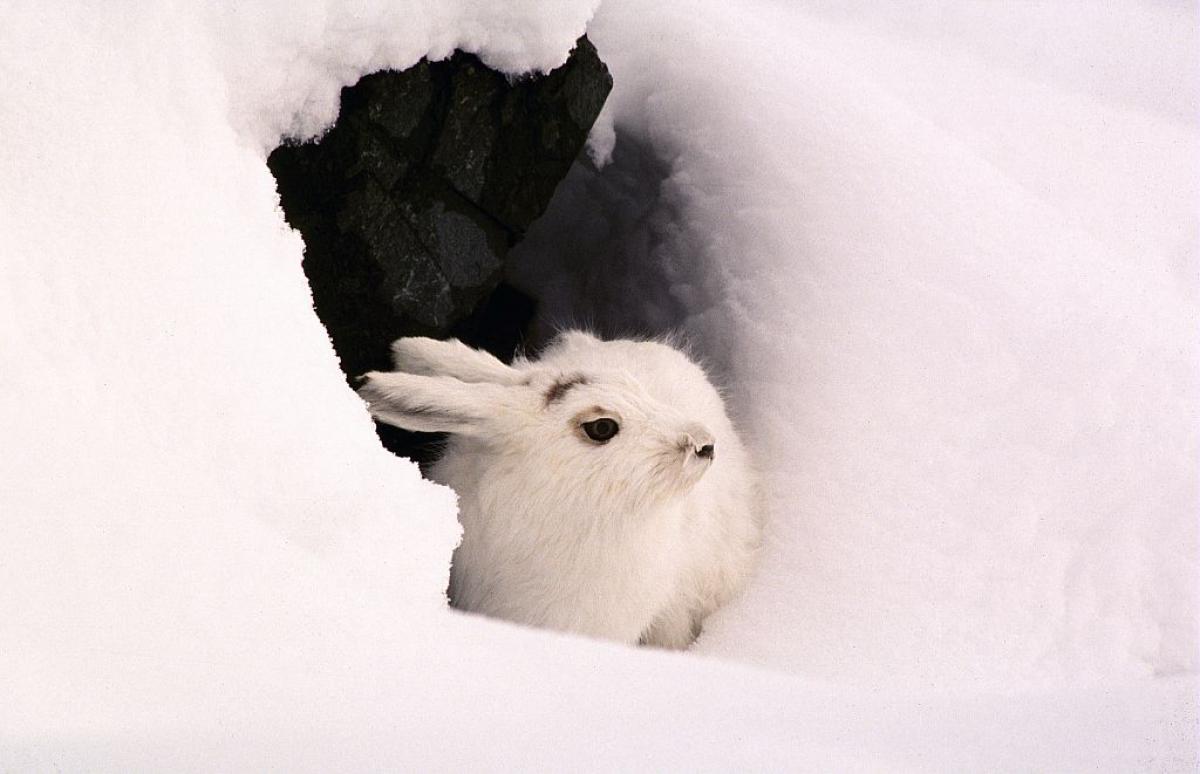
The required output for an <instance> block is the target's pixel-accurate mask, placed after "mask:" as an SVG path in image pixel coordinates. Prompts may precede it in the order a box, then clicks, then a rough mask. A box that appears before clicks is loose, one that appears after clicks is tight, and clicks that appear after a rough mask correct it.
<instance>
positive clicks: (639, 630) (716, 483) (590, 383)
mask: <svg viewBox="0 0 1200 774" xmlns="http://www.w3.org/2000/svg"><path fill="white" fill-rule="evenodd" d="M393 352H394V356H395V366H396V368H397V371H396V372H390V373H379V372H372V373H369V374H366V375H365V377H364V382H363V385H362V386H361V387H360V389H359V394H360V395H362V396H363V398H364V399H366V401H367V402H368V404H369V405H370V409H371V413H372V414H373V415H374V416H375V417H376V418H377V419H379V420H380V421H383V422H387V423H389V424H393V425H396V426H398V427H403V428H408V429H411V430H426V431H447V432H450V433H451V434H452V435H451V438H450V441H449V444H448V446H447V448H446V451H445V454H444V456H443V457H442V458H441V460H439V461H438V462H437V463H435V464H434V465H433V467H432V468H431V469H430V477H431V478H433V479H434V480H435V481H439V482H441V483H444V484H448V485H449V486H451V487H453V488H454V489H455V491H457V492H458V495H459V514H460V519H461V521H462V526H463V541H462V545H461V546H459V548H458V550H457V551H456V552H455V555H454V564H453V567H452V570H451V575H450V596H451V600H452V601H453V603H454V605H455V606H456V607H459V608H462V609H464V610H471V611H476V612H480V613H484V614H487V615H492V616H496V617H499V618H506V619H509V620H512V621H518V622H520V623H525V624H530V625H534V626H544V627H549V628H552V629H560V630H564V631H571V632H579V633H581V634H586V635H591V636H595V637H604V638H608V639H614V640H620V641H622V642H628V643H636V642H644V643H647V644H653V645H658V646H662V647H670V648H685V647H687V646H688V645H689V644H690V643H691V642H692V641H693V640H694V639H695V637H696V635H697V634H698V632H699V630H700V625H701V622H702V621H703V620H704V618H705V617H706V616H708V615H709V614H710V613H711V612H712V611H714V610H715V609H717V608H718V607H719V606H720V605H722V604H723V603H724V602H726V601H727V600H728V599H729V598H730V597H731V596H732V595H733V594H735V593H736V592H737V591H738V590H739V589H740V588H741V587H742V586H743V585H744V584H745V582H746V580H747V578H748V576H749V574H750V571H751V567H752V564H753V560H754V556H755V553H756V549H757V546H758V542H759V539H760V534H761V518H760V517H761V511H760V508H759V502H758V487H757V484H756V480H755V476H754V473H753V471H752V470H751V466H750V463H749V460H748V459H747V455H746V451H745V449H744V447H743V446H742V444H741V441H740V440H739V439H738V437H737V433H736V432H734V429H733V425H732V424H731V423H730V421H729V418H728V417H727V416H726V413H725V407H724V404H723V403H722V400H721V397H720V395H719V394H718V392H717V390H716V389H714V388H713V386H712V384H710V383H709V381H708V379H707V378H706V376H705V374H704V372H703V370H702V369H701V368H700V367H699V366H697V365H696V364H695V363H693V362H692V361H691V360H689V359H688V358H687V356H686V355H684V354H683V353H682V352H680V351H679V350H678V349H675V348H674V347H671V346H669V345H667V344H663V343H659V342H650V341H629V340H619V341H601V340H599V339H597V338H594V337H592V336H590V335H588V334H585V333H581V332H578V331H574V332H570V333H566V334H563V335H562V336H560V337H559V338H558V339H556V340H555V342H554V343H553V344H552V345H551V346H550V347H549V348H548V349H547V350H546V352H544V353H543V354H542V356H541V358H540V359H538V360H536V361H531V360H524V359H519V360H518V361H517V362H516V363H514V364H513V365H512V366H506V365H504V364H503V363H501V362H500V361H499V360H497V359H496V358H494V357H492V356H491V355H489V354H487V353H484V352H481V351H478V350H473V349H471V348H469V347H467V346H465V345H464V344H462V343H461V342H458V341H435V340H433V339H425V338H405V339H399V340H397V341H396V342H395V344H393ZM579 377H582V379H584V380H586V382H585V383H580V384H576V385H574V386H572V387H570V388H569V389H566V390H564V391H563V392H562V394H561V397H559V398H558V399H555V400H552V401H550V400H547V394H548V391H549V390H550V388H551V386H552V385H554V384H556V383H561V382H562V381H564V380H568V379H572V378H579ZM601 416H604V417H611V418H615V419H617V421H618V422H619V424H620V431H619V432H618V434H617V435H616V437H614V438H613V439H612V440H611V441H609V442H608V443H605V444H597V443H596V442H594V441H591V440H589V439H588V438H587V436H586V435H585V434H584V433H583V431H582V430H581V427H580V425H581V423H582V422H587V421H591V420H593V419H596V418H598V417H601ZM709 442H712V443H713V444H714V447H715V448H714V452H715V453H714V455H713V459H711V460H709V459H705V458H704V457H703V456H702V455H700V454H697V453H696V452H697V450H698V449H701V447H703V445H704V444H706V443H709Z"/></svg>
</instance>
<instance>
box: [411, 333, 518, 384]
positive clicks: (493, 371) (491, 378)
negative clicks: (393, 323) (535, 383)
mask: <svg viewBox="0 0 1200 774" xmlns="http://www.w3.org/2000/svg"><path fill="white" fill-rule="evenodd" d="M392 363H393V364H394V365H395V368H396V370H397V371H404V372H405V373H409V374H421V375H424V376H450V377H453V378H455V379H459V380H461V381H464V382H491V383H492V384H517V383H519V382H521V381H522V376H521V374H520V373H519V372H518V371H517V370H516V369H515V368H512V367H510V366H506V365H504V363H501V362H500V361H499V360H497V359H496V358H495V357H493V356H492V355H491V354H489V353H487V352H485V351H483V350H481V349H471V348H470V347H468V346H467V345H466V344H463V343H462V342H461V341H459V340H458V339H450V340H449V341H438V340H437V339H427V338H424V337H422V336H410V337H407V338H403V339H396V340H395V341H394V342H392Z"/></svg>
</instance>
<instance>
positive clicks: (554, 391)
mask: <svg viewBox="0 0 1200 774" xmlns="http://www.w3.org/2000/svg"><path fill="white" fill-rule="evenodd" d="M587 383H588V381H587V377H585V376H583V375H582V374H575V375H574V376H564V377H561V378H559V379H557V380H556V381H555V382H554V384H552V385H550V386H549V387H548V388H547V389H546V396H545V397H546V405H547V406H549V405H550V404H551V403H553V402H554V401H556V400H560V399H561V398H562V396H564V395H566V394H567V390H569V389H571V388H572V387H574V386H575V385H577V384H587Z"/></svg>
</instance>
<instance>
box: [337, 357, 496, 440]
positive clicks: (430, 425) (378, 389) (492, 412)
mask: <svg viewBox="0 0 1200 774" xmlns="http://www.w3.org/2000/svg"><path fill="white" fill-rule="evenodd" d="M516 392H517V391H516V388H513V387H506V386H503V385H499V384H490V383H486V382H476V383H471V382H464V381H462V380H459V379H454V378H451V377H449V376H418V375H416V374H405V373H396V372H388V373H384V372H380V371H372V372H371V373H368V374H364V375H363V376H362V377H361V384H360V385H359V387H358V394H359V397H361V398H362V399H363V400H365V401H366V402H367V407H368V408H369V409H370V411H371V416H373V417H375V418H376V419H377V420H379V421H380V422H384V423H386V424H389V425H395V426H396V427H402V428H404V429H405V430H417V431H420V432H425V433H463V434H467V435H472V434H474V435H482V434H487V433H488V432H489V429H490V428H491V427H492V426H494V424H495V422H496V420H497V419H498V418H503V417H504V416H506V415H510V414H511V413H512V412H513V411H514V410H517V409H518V408H519V407H518V403H519V401H518V396H517V394H516Z"/></svg>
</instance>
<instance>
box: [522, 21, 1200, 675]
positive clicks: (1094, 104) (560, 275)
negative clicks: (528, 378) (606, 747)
mask: <svg viewBox="0 0 1200 774" xmlns="http://www.w3.org/2000/svg"><path fill="white" fill-rule="evenodd" d="M940 9H941V6H937V5H936V4H910V11H911V13H905V14H899V16H901V17H903V23H898V22H897V21H896V20H895V19H894V18H893V14H891V13H889V12H888V11H887V10H882V11H878V12H876V11H873V10H871V6H866V5H864V6H861V7H860V6H853V5H845V4H838V5H837V6H834V5H832V4H831V5H828V6H821V4H816V7H815V8H807V9H804V10H788V9H780V8H778V7H774V6H768V5H763V6H761V7H760V6H755V7H754V11H753V12H752V13H751V12H749V9H748V8H747V7H746V6H740V7H738V8H730V7H727V6H726V5H725V4H720V3H708V4H702V6H701V7H700V10H696V9H695V8H694V7H693V5H692V4H689V5H688V10H686V11H685V10H683V9H682V7H679V6H675V5H672V4H662V5H660V6H658V7H657V8H656V9H655V10H647V9H646V8H645V7H643V6H642V5H641V4H620V3H609V4H606V5H605V6H604V8H602V10H601V12H600V14H599V15H598V17H597V19H596V21H595V23H594V24H593V25H592V27H591V34H592V37H593V39H594V40H595V41H596V43H597V46H598V47H599V49H600V50H601V51H602V52H603V53H604V55H605V56H606V57H607V59H608V62H609V65H610V67H611V68H612V71H613V74H614V80H615V83H616V86H615V89H614V92H613V96H612V98H611V99H610V104H609V106H608V108H607V110H608V111H609V113H608V120H609V121H610V122H611V124H612V125H613V126H615V138H614V136H613V135H611V134H610V133H609V130H608V129H606V128H602V129H601V130H600V131H599V132H598V133H597V138H598V141H599V143H600V144H602V145H603V146H604V147H601V148H599V149H598V151H597V155H598V156H600V157H603V156H605V155H607V151H608V148H609V147H611V145H612V143H613V140H614V139H615V142H616V148H615V154H614V161H613V163H612V164H610V165H609V166H608V167H606V168H605V169H604V170H603V171H602V172H601V173H599V174H592V173H589V172H587V171H586V170H582V169H578V170H576V172H575V174H574V176H573V177H572V179H571V180H570V181H568V184H567V186H566V190H565V191H563V192H562V199H561V200H560V202H559V203H558V204H557V205H556V206H555V207H554V209H553V210H552V212H551V213H550V215H549V216H548V217H547V218H546V219H545V220H544V221H543V222H542V223H540V224H539V227H538V229H537V231H536V233H535V234H534V235H533V238H532V239H531V241H530V243H528V244H527V245H526V246H524V247H522V248H521V250H522V251H523V258H522V260H523V266H522V267H521V269H520V270H519V271H518V272H517V277H516V279H517V281H518V283H519V284H521V285H523V286H524V287H525V288H527V289H529V290H531V291H533V292H535V293H538V294H541V295H542V296H544V297H549V298H550V300H551V302H550V303H549V304H547V305H545V306H544V307H543V311H544V314H545V317H546V321H547V322H548V323H553V322H556V321H559V320H561V319H563V318H574V319H583V320H587V321H593V322H595V323H596V324H598V325H600V326H601V327H607V328H609V329H612V330H621V329H623V328H625V327H627V326H628V324H629V321H634V322H635V323H636V325H635V326H634V327H638V326H644V327H649V328H651V329H655V328H657V329H662V328H663V327H671V326H678V327H682V328H683V329H684V330H685V331H687V332H688V333H689V334H690V335H691V338H692V339H693V341H695V342H696V343H697V344H698V346H699V347H700V349H701V350H702V351H703V352H705V353H707V355H708V356H709V359H710V361H711V364H712V366H713V367H714V368H715V369H716V370H717V371H718V372H719V373H721V374H723V375H724V377H725V379H726V382H727V384H728V385H729V387H730V391H731V394H732V396H733V398H734V401H735V403H736V405H737V408H738V409H739V411H740V413H741V415H742V417H743V420H744V424H745V426H746V427H747V428H748V429H749V431H750V435H751V436H752V438H753V440H754V441H755V443H756V445H757V448H758V450H759V453H760V457H761V458H762V459H764V460H768V461H769V463H768V465H767V474H768V478H769V482H770V483H769V487H770V491H771V494H772V498H773V513H772V516H773V523H774V527H775V532H774V535H773V537H772V539H771V540H770V541H768V547H767V552H766V557H765V559H766V561H765V564H764V567H763V571H762V573H761V578H760V580H759V581H758V582H757V584H756V585H755V587H754V588H753V589H752V591H751V593H750V594H749V596H748V598H747V599H746V600H745V601H744V603H743V604H741V605H740V606H739V607H738V608H737V609H735V610H732V611H730V612H729V614H728V615H727V616H726V617H725V618H724V620H722V621H719V622H718V623H717V625H715V626H712V627H710V631H709V634H708V636H707V637H705V639H704V640H703V641H702V643H701V650H703V651H706V652H709V653H713V654H720V655H722V656H727V657H731V658H737V659H744V660H749V661H752V662H754V663H757V664H760V665H764V666H769V667H771V668H777V669H784V670H787V671H791V672H797V673H802V674H808V675H821V676H824V677H829V678H835V679H838V680H842V681H853V682H865V683H868V684H872V683H877V682H880V681H887V682H889V683H894V682H896V681H903V682H912V683H919V684H922V685H928V684H938V685H950V684H954V683H959V682H961V681H963V680H973V681H976V682H981V683H995V684H1002V685H1012V684H1014V683H1017V684H1030V685H1034V684H1044V682H1045V681H1046V680H1077V679H1111V678H1113V677H1115V676H1120V677H1124V678H1129V679H1135V678H1139V677H1149V676H1151V675H1156V674H1175V673H1179V672H1194V671H1195V669H1196V666H1197V633H1196V622H1197V604H1196V600H1197V584H1196V579H1195V578H1196V574H1195V573H1196V565H1197V562H1196V559H1197V515H1198V514H1200V499H1198V496H1197V495H1198V491H1197V476H1196V471H1197V470H1198V469H1200V465H1198V460H1197V448H1196V440H1197V429H1198V423H1197V406H1200V389H1198V383H1197V357H1196V354H1197V350H1196V343H1197V330H1198V329H1197V305H1196V301H1197V292H1196V291H1197V284H1196V279H1195V278H1196V276H1197V268H1198V261H1197V258H1198V255H1197V241H1196V234H1197V218H1196V209H1195V203H1196V201H1197V196H1196V194H1197V190H1196V180H1197V177H1196V160H1197V153H1196V148H1197V144H1196V141H1197V121H1196V118H1195V115H1194V113H1189V112H1188V110H1186V108H1187V107H1189V106H1191V107H1194V106H1195V104H1196V100H1195V97H1196V86H1197V75H1196V73H1197V72H1200V70H1198V69H1197V68H1196V67H1195V66H1194V65H1195V64H1196V62H1195V60H1196V55H1195V51H1194V49H1193V48H1191V47H1186V46H1183V45H1181V44H1180V40H1181V36H1182V35H1183V32H1181V31H1180V30H1186V29H1192V30H1194V29H1195V13H1194V11H1192V10H1186V9H1171V8H1160V7H1157V6H1156V7H1142V6H1139V5H1130V6H1123V7H1121V8H1118V9H1115V10H1108V11H1103V12H1101V11H1089V10H1083V9H1080V8H1075V7H1072V9H1065V8H1063V9H1059V10H1058V11H1057V12H1048V11H1047V12H1037V11H1030V10H1028V9H1024V10H1021V9H1015V10H1013V11H1012V12H1011V13H1007V12H1005V13H1000V12H997V11H995V10H994V9H992V8H991V7H990V6H980V7H974V10H971V9H968V8H962V7H956V9H955V10H953V11H946V12H945V13H943V11H942V10H940ZM997 16H1000V17H1001V21H1002V22H1003V23H997V22H996V17H997ZM1123 27H1133V28H1136V29H1138V30H1140V31H1142V32H1144V33H1146V34H1148V35H1150V36H1151V37H1152V39H1153V40H1154V41H1158V40H1162V41H1164V44H1163V46H1162V47H1161V51H1160V52H1159V53H1160V55H1159V56H1158V57H1157V58H1155V59H1154V62H1155V63H1154V64H1144V65H1142V69H1141V71H1139V72H1138V73H1136V75H1135V76H1131V75H1129V74H1128V73H1124V72H1122V75H1121V77H1119V78H1116V79H1115V80H1114V79H1113V77H1112V74H1113V73H1114V72H1118V71H1120V66H1119V65H1120V64H1121V63H1124V62H1125V61H1127V60H1129V59H1134V58H1136V57H1137V56H1138V53H1139V52H1140V51H1142V50H1143V49H1145V48H1148V47H1150V46H1151V45H1155V44H1152V43H1150V42H1148V41H1145V40H1137V39H1132V40H1131V41H1130V42H1129V43H1128V44H1127V45H1118V44H1120V43H1121V40H1123V38H1122V39H1121V40H1117V41H1114V40H1113V39H1112V35H1114V34H1117V31H1118V29H1119V28H1123ZM1014 28H1015V29H1022V30H1024V29H1027V28H1030V29H1033V30H1036V31H1037V40H1038V41H1039V45H1037V46H1034V45H1032V44H1028V43H1025V44H1021V45H1017V46H1016V47H1015V48H1010V47H1008V45H1007V39H1004V40H1005V41H1006V42H1005V44H1004V47H1003V48H1002V49H999V50H998V49H997V44H996V40H997V38H996V35H997V34H999V33H998V32H997V30H1006V29H1007V30H1011V29H1014ZM730 30H737V31H738V34H736V35H731V34H729V31H730ZM1115 45H1117V46H1118V47H1113V46H1115ZM1156 50H1157V49H1156ZM768 52H769V53H768ZM1164 54H1166V55H1169V56H1163V55H1164ZM1077 57H1080V58H1082V62H1090V63H1094V64H1095V67H1094V69H1090V70H1089V69H1087V68H1085V67H1084V66H1083V65H1082V64H1081V62H1080V61H1078V60H1077V59H1076V58H1077ZM1066 60H1070V61H1066ZM1137 61H1143V60H1141V59H1137ZM1072 63H1074V66H1071V65H1072ZM1059 65H1062V66H1061V68H1060V67H1059ZM1143 81H1145V82H1146V84H1147V85H1146V87H1145V89H1143V88H1141V87H1142V83H1143ZM1164 83H1165V84H1169V85H1171V87H1169V88H1168V87H1165V86H1163V85H1162V84H1164ZM561 235H567V236H566V237H565V238H566V239H567V240H568V245H567V246H566V247H565V248H564V247H563V246H562V245H561V244H560V242H561V241H562V239H563V238H564V237H562V236H561ZM564 254H565V255H568V256H572V257H573V258H572V260H573V261H574V264H573V265H572V266H570V267H569V268H568V270H566V271H564V270H563V269H562V268H557V269H556V266H558V267H561V266H562V263H561V255H564ZM614 267H617V268H619V269H621V270H622V271H618V272H614V271H613V269H614Z"/></svg>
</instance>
